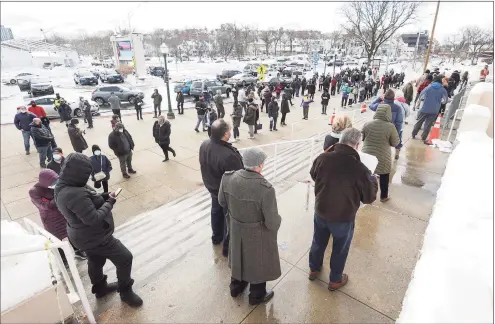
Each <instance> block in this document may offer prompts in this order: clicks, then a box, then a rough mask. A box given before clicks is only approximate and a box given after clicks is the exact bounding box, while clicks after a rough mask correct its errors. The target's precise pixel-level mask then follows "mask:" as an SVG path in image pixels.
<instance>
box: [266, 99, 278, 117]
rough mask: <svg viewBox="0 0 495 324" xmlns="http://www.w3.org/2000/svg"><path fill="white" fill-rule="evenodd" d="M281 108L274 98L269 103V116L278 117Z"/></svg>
mask: <svg viewBox="0 0 495 324" xmlns="http://www.w3.org/2000/svg"><path fill="white" fill-rule="evenodd" d="M279 110H280V108H279V107H278V102H276V101H275V100H272V101H271V102H270V103H269V104H268V111H267V112H268V117H273V118H277V117H278V111H279Z"/></svg>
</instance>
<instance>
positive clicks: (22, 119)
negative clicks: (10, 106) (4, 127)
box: [14, 106, 36, 155]
mask: <svg viewBox="0 0 495 324" xmlns="http://www.w3.org/2000/svg"><path fill="white" fill-rule="evenodd" d="M35 118H36V115H35V114H33V113H31V112H28V110H27V108H26V107H24V106H21V107H20V108H19V109H18V113H17V114H16V115H15V117H14V125H15V127H16V128H17V129H18V130H20V131H21V133H22V139H23V141H24V150H25V151H26V155H29V154H31V152H30V151H29V150H30V148H31V145H30V143H29V139H30V138H31V123H32V122H33V120H34V119H35ZM33 142H34V139H33Z"/></svg>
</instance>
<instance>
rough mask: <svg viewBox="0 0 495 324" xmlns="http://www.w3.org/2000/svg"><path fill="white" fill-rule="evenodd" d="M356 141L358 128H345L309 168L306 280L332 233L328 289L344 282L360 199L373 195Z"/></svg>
mask: <svg viewBox="0 0 495 324" xmlns="http://www.w3.org/2000/svg"><path fill="white" fill-rule="evenodd" d="M360 142H361V132H360V131H359V130H357V129H355V128H347V129H346V130H344V131H343V132H342V136H341V138H340V142H339V143H337V144H335V145H333V146H332V147H331V148H330V149H329V150H328V152H325V153H322V154H320V156H318V157H317V158H316V160H315V161H314V163H313V167H312V168H311V171H310V174H311V178H312V179H313V180H314V181H315V198H316V200H315V217H314V234H313V243H312V245H311V250H310V252H309V268H310V273H309V280H315V279H316V277H317V276H318V273H319V272H320V270H321V267H322V265H323V257H324V255H325V250H326V248H327V245H328V240H329V239H330V235H332V237H333V244H332V256H331V258H330V281H329V283H328V289H329V290H330V291H333V290H336V289H338V288H340V287H342V286H344V285H345V284H346V283H347V280H348V276H347V275H346V274H345V273H343V272H344V267H345V263H346V260H347V254H348V253H349V248H350V246H351V241H352V236H353V234H354V220H355V218H356V212H357V210H358V209H359V206H360V203H364V204H371V203H372V202H373V201H375V199H376V192H377V189H378V184H377V180H376V178H375V177H374V176H373V175H372V174H371V172H370V170H368V168H367V167H366V166H365V165H364V164H363V163H361V161H360V158H359V154H358V152H357V149H358V147H359V143H360Z"/></svg>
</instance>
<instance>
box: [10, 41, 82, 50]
mask: <svg viewBox="0 0 495 324" xmlns="http://www.w3.org/2000/svg"><path fill="white" fill-rule="evenodd" d="M1 45H2V46H7V47H11V48H15V49H19V50H23V51H27V52H73V51H74V49H71V48H67V47H63V46H58V45H53V44H50V43H47V42H44V41H33V40H25V39H10V40H7V41H3V42H2V43H1Z"/></svg>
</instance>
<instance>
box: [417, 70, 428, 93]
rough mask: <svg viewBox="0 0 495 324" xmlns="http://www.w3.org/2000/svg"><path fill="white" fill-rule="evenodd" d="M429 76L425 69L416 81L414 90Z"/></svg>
mask: <svg viewBox="0 0 495 324" xmlns="http://www.w3.org/2000/svg"><path fill="white" fill-rule="evenodd" d="M428 75H430V70H429V69H426V70H425V72H424V73H423V74H422V75H421V76H420V77H419V78H418V79H417V80H416V85H415V87H416V88H419V86H420V85H421V84H422V83H423V82H425V81H426V78H427V77H428Z"/></svg>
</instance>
